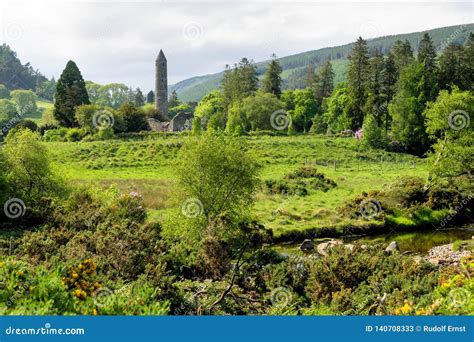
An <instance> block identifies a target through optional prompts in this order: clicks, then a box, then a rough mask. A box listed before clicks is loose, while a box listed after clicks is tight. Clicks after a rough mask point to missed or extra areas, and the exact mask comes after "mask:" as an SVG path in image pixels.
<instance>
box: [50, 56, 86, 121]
mask: <svg viewBox="0 0 474 342" xmlns="http://www.w3.org/2000/svg"><path fill="white" fill-rule="evenodd" d="M83 104H90V101H89V95H88V94H87V90H86V84H85V83H84V79H83V78H82V75H81V72H80V71H79V68H78V67H77V65H76V63H74V62H73V61H69V62H67V64H66V67H65V68H64V70H63V72H62V73H61V76H60V77H59V80H58V82H57V84H56V98H55V102H54V112H53V113H54V118H55V119H56V120H57V121H58V122H59V123H60V124H61V125H62V126H65V127H74V126H76V125H77V123H76V121H75V118H74V109H75V108H76V107H77V106H80V105H83Z"/></svg>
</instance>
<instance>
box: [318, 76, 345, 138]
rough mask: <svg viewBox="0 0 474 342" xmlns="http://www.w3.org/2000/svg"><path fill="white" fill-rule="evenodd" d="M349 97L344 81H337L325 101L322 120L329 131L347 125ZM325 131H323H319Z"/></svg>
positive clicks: (339, 130)
mask: <svg viewBox="0 0 474 342" xmlns="http://www.w3.org/2000/svg"><path fill="white" fill-rule="evenodd" d="M350 101H351V99H350V97H349V91H348V89H347V84H346V83H339V84H338V85H337V86H336V88H335V89H334V91H333V93H332V95H331V97H329V98H328V99H327V101H326V106H325V110H324V113H323V122H324V124H325V125H323V127H325V128H326V129H327V130H328V131H329V132H332V133H338V132H341V131H342V130H345V129H347V128H348V127H349V120H348V116H349V109H350ZM321 133H325V132H321Z"/></svg>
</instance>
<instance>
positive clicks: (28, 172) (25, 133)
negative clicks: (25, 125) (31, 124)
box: [3, 129, 60, 206]
mask: <svg viewBox="0 0 474 342" xmlns="http://www.w3.org/2000/svg"><path fill="white" fill-rule="evenodd" d="M5 141H6V144H5V146H4V148H3V153H4V157H5V162H6V165H7V172H6V179H7V182H8V184H9V187H10V189H11V190H12V191H14V194H15V197H17V198H20V199H21V200H22V201H23V202H25V204H26V205H27V206H33V204H37V203H38V201H39V200H40V198H42V197H47V196H48V195H52V196H54V197H56V196H57V195H58V194H59V193H60V192H59V189H60V187H58V180H57V176H54V175H53V173H52V171H51V167H50V163H49V160H48V157H47V149H46V147H45V146H44V145H43V143H42V142H41V137H40V135H39V134H38V133H34V132H32V131H31V130H29V129H21V130H14V131H12V132H11V133H9V134H8V136H7V138H6V139H5Z"/></svg>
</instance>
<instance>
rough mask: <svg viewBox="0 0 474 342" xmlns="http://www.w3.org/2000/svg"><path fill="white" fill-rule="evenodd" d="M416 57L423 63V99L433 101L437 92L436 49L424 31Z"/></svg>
mask: <svg viewBox="0 0 474 342" xmlns="http://www.w3.org/2000/svg"><path fill="white" fill-rule="evenodd" d="M417 59H418V62H419V63H421V64H422V65H423V93H422V96H423V100H424V101H425V102H427V101H433V100H434V99H435V98H436V94H437V92H438V80H437V78H438V72H437V67H436V49H435V47H434V45H433V41H432V40H431V37H430V35H429V34H428V33H425V34H424V35H423V38H422V39H421V41H420V46H419V48H418V56H417Z"/></svg>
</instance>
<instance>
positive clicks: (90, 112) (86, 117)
mask: <svg viewBox="0 0 474 342" xmlns="http://www.w3.org/2000/svg"><path fill="white" fill-rule="evenodd" d="M99 110H100V107H99V106H97V105H93V104H87V105H82V106H78V107H76V109H75V112H74V117H75V119H76V122H77V123H78V124H79V126H80V127H82V128H85V129H87V130H88V131H89V132H93V131H95V130H96V129H97V128H96V127H95V126H94V115H98V113H99Z"/></svg>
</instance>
